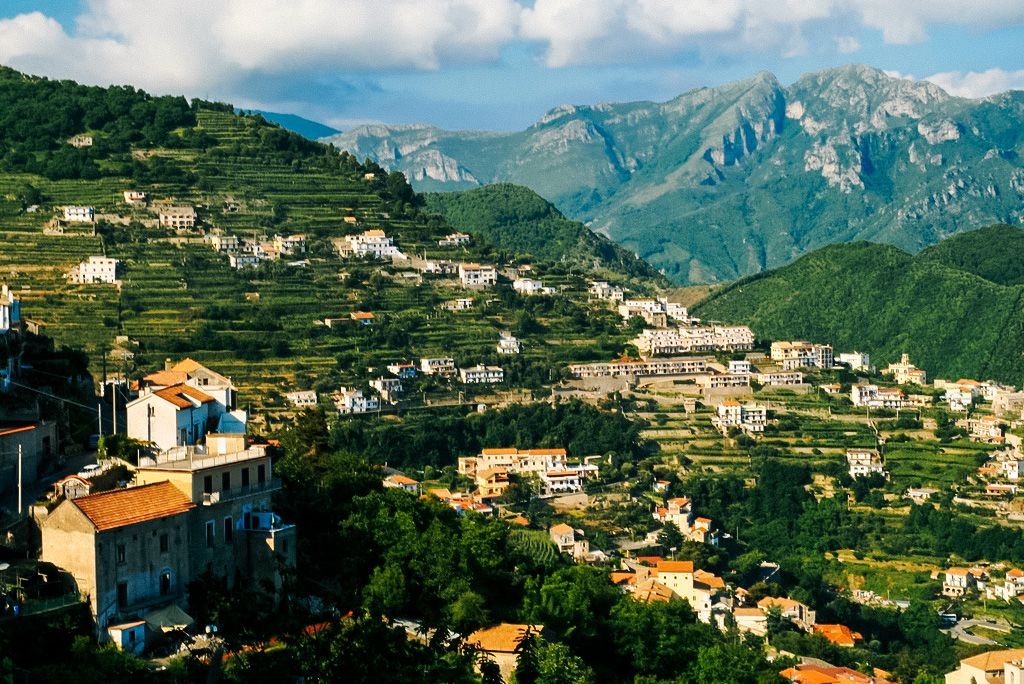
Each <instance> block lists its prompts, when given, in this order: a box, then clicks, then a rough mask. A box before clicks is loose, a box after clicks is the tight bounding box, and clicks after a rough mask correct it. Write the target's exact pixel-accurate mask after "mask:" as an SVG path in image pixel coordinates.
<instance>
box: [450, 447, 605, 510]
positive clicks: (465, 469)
mask: <svg viewBox="0 0 1024 684" xmlns="http://www.w3.org/2000/svg"><path fill="white" fill-rule="evenodd" d="M458 467H459V474H460V475H464V476H466V477H468V478H469V479H471V480H473V482H474V484H475V485H476V490H475V491H476V495H477V496H478V497H479V498H481V499H485V500H489V499H492V498H494V497H498V496H501V495H502V494H504V493H505V490H506V489H508V487H509V485H510V484H511V479H510V478H509V476H510V475H517V476H519V477H522V478H524V479H526V480H528V481H530V482H531V484H533V485H535V486H536V489H537V491H539V493H540V494H541V495H542V496H547V495H555V494H569V493H574V492H580V491H583V483H584V482H585V481H586V480H587V478H589V477H594V476H595V475H597V472H598V467H597V466H596V465H593V464H591V463H588V462H587V459H584V461H583V462H580V463H569V461H568V457H567V455H566V451H565V449H523V450H520V449H515V448H500V449H483V450H482V451H481V452H480V453H479V454H478V455H476V456H460V457H459V466H458Z"/></svg>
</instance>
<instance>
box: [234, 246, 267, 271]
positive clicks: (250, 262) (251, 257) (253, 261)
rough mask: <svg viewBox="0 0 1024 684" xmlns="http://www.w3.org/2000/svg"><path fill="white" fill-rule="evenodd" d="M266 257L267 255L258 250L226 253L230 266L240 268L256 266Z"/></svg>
mask: <svg viewBox="0 0 1024 684" xmlns="http://www.w3.org/2000/svg"><path fill="white" fill-rule="evenodd" d="M266 258H267V255H266V254H264V253H263V252H262V250H260V252H259V253H253V252H250V253H247V254H228V264H230V266H231V268H234V269H238V270H241V269H243V268H257V267H258V266H259V265H260V264H262V263H263V262H264V261H265V260H266Z"/></svg>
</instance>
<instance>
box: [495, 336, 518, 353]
mask: <svg viewBox="0 0 1024 684" xmlns="http://www.w3.org/2000/svg"><path fill="white" fill-rule="evenodd" d="M521 351H523V345H522V343H521V342H520V341H519V340H518V338H516V337H514V336H513V335H512V333H510V332H508V331H505V332H500V333H498V353H499V354H518V353H520V352H521Z"/></svg>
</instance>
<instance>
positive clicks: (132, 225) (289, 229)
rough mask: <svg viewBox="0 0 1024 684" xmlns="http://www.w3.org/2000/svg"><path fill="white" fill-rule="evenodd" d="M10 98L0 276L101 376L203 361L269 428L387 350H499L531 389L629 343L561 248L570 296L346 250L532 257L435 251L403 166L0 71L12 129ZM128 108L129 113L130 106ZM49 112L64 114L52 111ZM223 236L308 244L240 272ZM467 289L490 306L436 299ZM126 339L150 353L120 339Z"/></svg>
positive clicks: (460, 358) (538, 263) (490, 353)
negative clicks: (343, 321) (303, 398)
mask: <svg viewBox="0 0 1024 684" xmlns="http://www.w3.org/2000/svg"><path fill="white" fill-rule="evenodd" d="M11 108H13V109H15V110H17V111H18V112H20V114H19V116H20V117H21V119H22V121H20V122H18V124H17V125H10V126H8V127H7V128H3V127H0V130H2V131H3V132H2V134H0V274H2V276H0V278H2V281H3V282H6V283H7V284H9V285H11V286H12V287H13V288H14V289H15V290H16V291H18V293H19V295H20V296H21V298H22V300H23V310H24V312H25V315H26V316H27V317H29V318H32V319H35V320H36V321H39V322H40V323H42V324H43V325H44V326H45V330H46V332H47V334H49V335H50V336H52V337H53V338H54V339H55V340H56V342H57V344H58V345H67V346H71V347H77V348H82V349H83V350H85V351H86V352H88V353H89V354H90V356H91V359H92V364H91V367H92V369H93V372H94V373H96V374H98V373H99V372H100V369H101V368H102V367H103V364H102V360H103V357H104V355H106V361H107V365H106V367H107V370H108V373H109V372H115V373H124V372H126V371H127V372H136V371H140V370H142V371H145V370H152V369H155V368H158V367H160V366H162V364H163V362H164V359H165V358H168V357H170V358H180V357H183V356H185V355H190V356H193V357H195V358H197V359H198V360H200V361H202V362H204V363H208V364H210V365H211V366H213V367H215V368H217V370H219V371H221V372H223V373H225V374H226V375H228V376H231V377H232V378H233V379H234V380H235V382H236V384H238V385H239V386H240V390H241V392H240V394H241V396H242V398H243V401H245V402H252V403H251V404H250V405H249V408H251V409H252V410H253V411H254V412H255V413H256V415H257V418H261V417H266V418H267V419H268V420H269V419H270V418H271V417H272V416H273V415H274V413H275V412H276V411H278V410H280V409H283V408H284V407H285V402H284V400H283V398H282V396H281V395H282V394H283V393H284V392H287V391H291V390H293V389H317V390H320V391H322V392H330V391H333V390H335V389H337V388H338V387H339V386H342V385H345V386H353V385H355V386H365V384H366V383H367V382H368V381H369V380H370V379H371V378H373V377H376V376H375V375H374V372H375V373H376V374H377V375H379V374H380V372H381V370H380V369H381V368H382V366H383V365H384V364H386V363H389V362H394V361H402V360H407V359H415V358H418V357H421V356H429V355H441V354H445V355H451V356H454V357H455V358H456V360H457V362H458V364H459V365H460V366H467V365H473V364H475V363H499V362H500V363H501V365H503V366H504V368H505V369H506V378H507V382H506V385H504V386H503V387H509V386H511V387H520V388H532V387H539V386H540V385H541V384H542V382H547V381H550V380H551V379H552V378H557V377H559V374H560V373H564V368H565V364H566V363H567V362H569V361H572V360H576V359H583V360H586V359H597V358H608V357H609V356H612V355H614V354H616V353H618V352H619V351H621V349H622V344H623V343H624V342H625V333H624V332H623V331H621V330H619V327H618V325H617V317H616V316H615V315H614V313H613V312H611V311H610V310H608V309H607V307H601V306H598V305H597V304H590V303H588V302H587V296H586V287H587V278H588V276H589V275H590V274H589V273H586V272H583V271H581V270H580V269H579V267H578V266H577V267H576V268H571V267H570V266H569V265H568V264H561V263H558V262H560V261H561V258H560V254H559V253H558V252H557V250H555V251H550V252H547V253H546V255H549V256H550V257H551V260H548V259H546V258H538V259H536V260H534V261H533V263H534V265H535V268H536V272H537V273H538V275H539V276H540V277H541V278H543V279H544V281H545V283H546V284H549V285H551V286H554V287H558V288H560V289H561V291H562V293H563V294H562V295H560V296H559V297H557V298H556V297H534V298H530V299H527V298H523V297H520V296H519V295H517V294H515V293H514V292H513V291H512V289H511V287H509V285H508V281H507V280H505V281H504V284H499V286H498V287H496V288H494V289H493V290H491V291H490V292H489V293H488V295H487V297H486V298H485V297H483V296H481V294H482V293H474V292H471V291H467V290H465V289H463V288H461V287H459V286H458V284H457V281H453V280H452V279H451V278H447V279H442V278H437V277H431V276H421V275H420V274H419V272H418V271H417V270H416V269H415V267H414V265H412V264H411V263H410V262H408V261H405V262H403V261H397V262H395V263H391V262H387V263H381V262H360V261H353V260H343V259H341V258H340V257H339V256H338V255H337V253H336V251H335V248H334V245H333V244H332V241H334V240H338V239H340V238H341V237H342V236H344V235H348V234H354V233H360V232H362V231H364V230H367V229H382V230H384V231H385V232H386V233H387V234H388V235H389V236H391V237H393V238H394V240H395V244H396V245H397V246H398V247H399V249H401V250H402V251H403V252H405V253H407V254H410V255H417V256H421V255H423V254H424V253H426V254H427V256H428V257H430V258H444V259H455V260H466V261H481V262H483V263H494V264H498V265H499V266H500V265H501V259H503V258H507V259H508V260H509V261H510V262H511V261H514V260H517V259H519V258H520V257H522V258H524V259H525V258H526V255H525V254H523V255H521V254H520V253H519V250H516V249H511V250H497V249H496V248H495V247H494V246H493V245H492V244H491V243H490V242H489V241H488V240H486V239H479V240H474V241H473V243H472V244H471V245H469V246H468V247H465V248H464V247H458V248H454V247H450V248H440V247H438V244H437V241H438V239H439V238H441V237H443V236H444V235H446V234H448V233H450V232H452V231H453V230H454V229H453V228H452V226H450V225H448V224H447V223H446V222H445V221H444V220H443V219H441V218H439V217H438V216H437V215H436V214H434V213H432V212H426V211H424V210H423V208H422V199H421V198H420V197H419V196H417V195H415V194H414V193H413V192H412V190H411V188H410V187H409V185H408V184H407V183H406V181H405V178H404V176H402V174H400V173H392V174H388V173H387V172H385V171H384V170H383V169H381V168H380V167H379V166H377V165H376V164H373V163H372V162H371V163H369V164H363V163H360V162H358V161H357V160H356V159H355V158H354V157H353V156H352V155H350V154H347V153H342V152H339V151H338V150H336V149H334V148H331V147H329V146H326V145H323V144H320V143H315V142H311V141H309V140H306V139H304V138H302V137H300V136H298V135H296V134H294V133H290V132H287V131H285V130H283V129H281V128H279V127H277V126H274V125H272V124H269V123H268V122H266V121H265V120H264V119H262V118H261V117H249V116H244V115H239V114H236V113H234V111H233V108H232V107H231V106H230V105H224V104H216V103H207V102H201V101H194V102H193V103H191V105H190V104H188V103H186V102H185V101H184V100H183V99H181V98H151V97H150V96H148V95H146V94H145V93H141V92H139V91H135V90H133V89H130V88H111V89H102V88H86V87H84V86H78V85H76V84H73V83H68V82H55V81H48V80H46V79H38V78H31V77H25V76H23V75H22V74H18V73H17V72H13V71H10V70H2V71H0V119H2V121H3V122H4V123H5V124H10V123H11V117H12V116H13V115H9V112H10V111H11ZM124 108H128V110H130V116H129V119H127V121H128V123H125V121H124V120H122V119H121V118H119V114H118V112H120V111H121V110H123V109H124ZM54 110H59V111H61V112H64V114H66V116H64V117H53V116H51V114H52V111H54ZM132 117H134V118H132ZM51 119H58V120H59V121H58V123H53V122H52V121H51ZM36 120H38V121H40V122H43V121H45V122H49V123H46V124H45V126H44V125H43V124H40V126H34V125H32V122H33V121H36ZM131 121H135V122H136V123H137V124H138V125H139V126H141V130H140V131H136V130H135V129H133V128H131V127H130V126H129V123H131ZM40 131H44V132H45V134H44V133H42V132H40ZM78 134H89V135H91V136H92V137H93V145H92V146H90V147H84V148H81V149H79V148H75V147H72V146H71V145H69V144H68V142H67V139H68V138H69V137H70V136H73V135H78ZM125 190H140V191H144V192H146V193H147V194H148V195H149V199H150V206H149V207H134V206H129V205H127V204H126V203H125V202H124V199H123V196H122V193H123V191H125ZM164 203H167V204H186V205H191V206H193V207H195V209H196V212H197V215H198V221H199V223H200V225H199V226H198V227H197V228H196V229H194V230H174V229H169V228H163V227H160V226H159V225H157V220H156V217H157V209H156V207H158V206H161V205H162V204H164ZM65 205H88V206H92V207H94V208H95V210H96V215H97V217H98V219H99V220H98V221H97V223H96V224H95V231H93V230H92V226H88V225H86V226H85V227H84V228H79V227H76V226H74V225H67V226H64V228H65V229H66V231H65V232H64V234H53V233H54V231H53V228H52V227H53V225H55V224H54V221H56V219H57V218H58V217H60V216H61V208H62V207H63V206H65ZM48 226H49V227H50V229H49V230H50V234H47V233H46V232H45V231H46V230H47V229H48V228H47V227H48ZM213 231H217V232H221V233H225V234H229V235H232V234H233V235H238V236H241V237H243V238H245V239H247V240H250V241H256V242H261V243H262V242H268V241H271V240H272V239H273V236H274V235H275V234H280V235H291V234H303V235H305V236H306V238H307V240H308V246H309V253H308V254H307V255H306V258H305V259H300V260H299V261H297V262H296V263H292V262H291V260H289V259H282V260H280V261H266V262H264V263H262V264H261V265H260V266H259V268H252V269H245V270H235V269H233V268H231V267H230V266H229V263H228V258H227V256H226V255H224V254H219V253H217V252H215V251H214V250H213V249H212V247H211V245H210V243H209V242H207V241H205V240H204V239H203V234H204V233H208V232H213ZM103 254H105V255H106V256H110V257H116V258H118V259H121V260H122V261H123V263H124V267H125V268H124V275H123V282H122V286H121V287H120V288H117V287H115V286H112V285H99V284H96V285H74V284H70V283H69V282H68V280H67V278H66V277H65V274H67V273H68V271H69V270H71V269H72V268H73V267H74V266H75V265H77V264H78V263H79V262H81V261H82V260H84V259H86V258H87V257H89V256H91V255H103ZM466 296H476V297H477V299H478V304H479V305H478V306H476V307H475V308H473V309H471V310H469V311H462V312H457V313H456V312H448V311H440V310H439V309H438V305H439V304H440V303H441V302H443V301H446V300H449V299H454V298H457V297H466ZM356 310H364V311H371V312H373V313H374V314H375V315H376V321H375V323H374V325H372V326H368V327H363V326H356V325H343V326H341V327H340V328H338V327H334V328H328V327H326V326H324V325H323V323H322V321H323V319H325V318H347V317H348V315H349V313H350V312H352V311H356ZM502 330H512V331H513V332H514V333H516V334H517V335H518V336H519V337H520V339H521V340H522V341H523V346H524V350H523V354H522V355H519V356H516V357H513V358H508V357H499V356H498V355H497V352H496V349H495V343H496V341H497V336H498V333H499V331H502ZM552 331H557V335H552V334H550V333H551V332H552ZM118 336H126V337H128V338H130V340H133V341H137V342H138V346H137V347H135V346H133V345H132V344H131V343H129V344H128V346H127V347H126V348H124V349H119V348H116V347H115V338H116V337H118ZM413 389H414V391H416V392H417V393H420V390H422V391H425V392H426V394H423V395H421V396H423V397H426V398H429V396H430V394H431V393H437V394H440V395H441V396H448V395H454V396H458V393H457V392H455V391H454V390H457V389H459V388H458V387H456V388H454V389H453V388H452V387H450V386H448V385H446V384H444V383H436V382H433V383H425V384H424V385H423V386H422V387H419V386H417V387H414V388H413ZM483 391H489V390H483ZM466 398H467V399H468V398H470V397H469V394H468V393H466Z"/></svg>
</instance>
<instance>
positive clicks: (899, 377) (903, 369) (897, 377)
mask: <svg viewBox="0 0 1024 684" xmlns="http://www.w3.org/2000/svg"><path fill="white" fill-rule="evenodd" d="M882 375H891V376H892V380H893V382H895V383H896V384H897V385H926V384H928V375H927V373H925V372H924V371H923V370H921V369H920V368H918V367H917V366H915V365H914V364H912V363H911V362H910V355H909V354H903V355H902V356H901V357H900V360H899V362H898V363H890V364H889V366H888V367H887V368H884V369H882Z"/></svg>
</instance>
